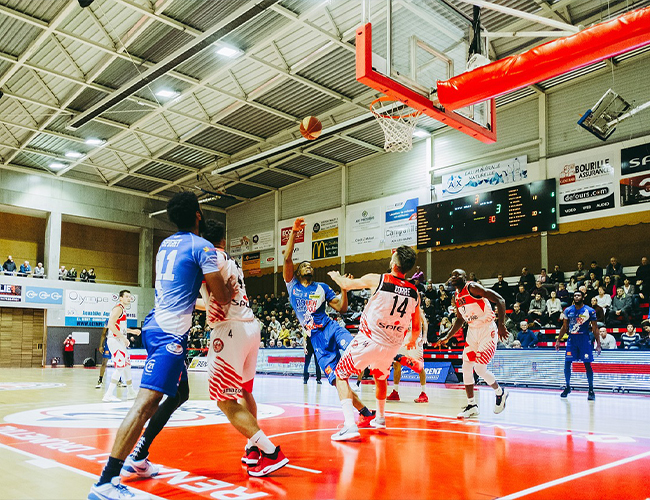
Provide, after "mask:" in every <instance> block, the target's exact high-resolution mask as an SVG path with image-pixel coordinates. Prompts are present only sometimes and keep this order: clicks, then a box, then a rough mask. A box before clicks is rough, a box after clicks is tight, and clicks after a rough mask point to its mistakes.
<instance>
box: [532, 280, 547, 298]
mask: <svg viewBox="0 0 650 500" xmlns="http://www.w3.org/2000/svg"><path fill="white" fill-rule="evenodd" d="M536 293H539V294H540V295H541V296H542V298H543V299H544V300H546V299H548V290H547V289H546V288H544V285H543V284H542V282H541V281H539V280H537V281H536V282H535V288H534V289H533V291H532V292H531V293H530V295H531V297H534V296H535V294H536Z"/></svg>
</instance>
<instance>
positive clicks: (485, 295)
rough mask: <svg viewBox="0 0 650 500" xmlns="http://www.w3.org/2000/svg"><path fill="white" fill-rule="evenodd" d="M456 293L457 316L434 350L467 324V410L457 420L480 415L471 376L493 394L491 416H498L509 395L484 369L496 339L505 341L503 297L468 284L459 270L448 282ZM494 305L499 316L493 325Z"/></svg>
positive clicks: (464, 364)
mask: <svg viewBox="0 0 650 500" xmlns="http://www.w3.org/2000/svg"><path fill="white" fill-rule="evenodd" d="M449 281H450V282H451V284H452V286H453V287H454V288H455V289H456V309H457V310H458V314H457V315H456V319H455V320H454V324H453V325H452V327H451V330H449V333H447V336H446V337H445V338H443V339H440V340H439V341H438V342H436V344H435V345H436V346H438V345H440V344H444V343H446V342H447V341H448V340H449V339H450V338H452V337H453V336H454V335H455V334H456V332H457V331H458V330H460V329H461V328H462V326H463V324H464V323H467V339H466V342H467V346H466V347H465V349H464V350H463V382H464V384H465V392H466V393H467V406H466V407H465V408H464V409H463V411H461V412H460V413H459V414H458V418H468V417H476V416H478V414H479V410H478V405H477V404H476V399H475V398H474V372H476V373H477V374H478V375H479V376H480V377H482V378H483V380H485V382H486V383H487V384H488V385H489V386H491V387H492V388H493V389H494V391H495V394H496V403H495V405H494V413H501V412H502V411H503V410H504V409H505V407H506V399H508V391H504V390H503V389H502V388H501V387H500V386H499V384H498V383H497V381H496V379H495V378H494V375H493V374H492V372H490V371H489V370H488V369H487V365H488V363H489V362H490V361H491V360H492V358H493V357H494V352H495V351H496V348H497V335H498V337H499V338H500V339H505V338H507V337H508V331H507V330H506V327H505V325H504V319H505V317H506V303H505V301H504V300H503V297H501V295H499V294H498V293H496V292H495V291H493V290H488V289H486V288H483V286H482V285H479V284H478V283H475V282H473V281H467V275H466V274H465V271H463V270H462V269H455V270H454V271H452V273H451V277H450V278H449ZM491 302H494V303H495V304H496V306H497V311H498V313H499V315H498V317H497V322H496V324H495V322H494V319H495V315H494V311H493V310H492V304H491Z"/></svg>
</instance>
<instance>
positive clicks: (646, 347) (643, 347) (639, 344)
mask: <svg viewBox="0 0 650 500" xmlns="http://www.w3.org/2000/svg"><path fill="white" fill-rule="evenodd" d="M630 350H635V351H650V323H649V322H648V321H647V320H646V321H644V322H643V323H641V338H640V339H639V340H637V341H636V342H635V343H634V344H632V345H631V346H630Z"/></svg>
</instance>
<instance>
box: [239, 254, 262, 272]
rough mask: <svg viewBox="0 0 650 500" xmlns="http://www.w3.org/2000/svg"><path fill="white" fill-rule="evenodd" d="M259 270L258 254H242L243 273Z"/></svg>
mask: <svg viewBox="0 0 650 500" xmlns="http://www.w3.org/2000/svg"><path fill="white" fill-rule="evenodd" d="M259 268H260V253H259V252H252V253H246V254H244V257H243V259H242V269H243V270H244V271H253V270H255V269H258V270H259Z"/></svg>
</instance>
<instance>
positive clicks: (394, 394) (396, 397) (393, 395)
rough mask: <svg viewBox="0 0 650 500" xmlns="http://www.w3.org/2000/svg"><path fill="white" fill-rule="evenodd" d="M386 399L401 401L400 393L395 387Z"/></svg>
mask: <svg viewBox="0 0 650 500" xmlns="http://www.w3.org/2000/svg"><path fill="white" fill-rule="evenodd" d="M386 401H399V393H398V392H397V391H396V390H395V389H393V392H391V393H390V394H389V395H388V397H387V398H386Z"/></svg>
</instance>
